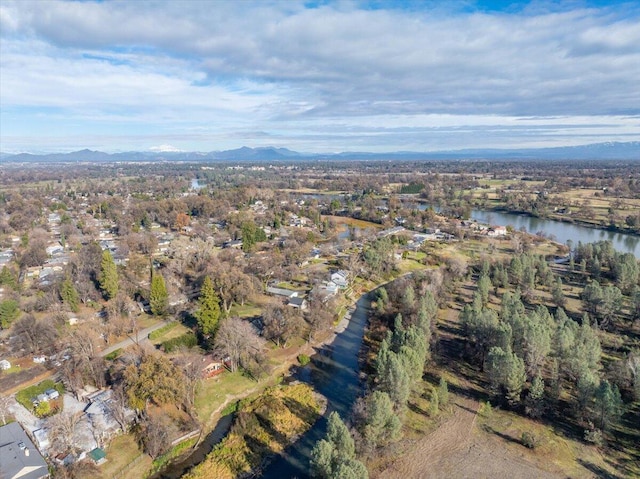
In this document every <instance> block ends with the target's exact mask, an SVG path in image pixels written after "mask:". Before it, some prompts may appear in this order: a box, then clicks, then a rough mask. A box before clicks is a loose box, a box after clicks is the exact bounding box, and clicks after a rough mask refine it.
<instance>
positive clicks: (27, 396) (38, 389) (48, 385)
mask: <svg viewBox="0 0 640 479" xmlns="http://www.w3.org/2000/svg"><path fill="white" fill-rule="evenodd" d="M47 389H55V390H56V391H58V392H59V393H60V396H62V395H63V394H64V386H63V385H62V383H56V382H54V381H53V380H51V379H45V380H44V381H42V382H40V383H38V384H35V385H33V386H29V387H27V388H24V389H23V390H21V391H18V392H17V393H16V401H18V402H19V403H20V404H22V405H23V406H24V407H25V409H27V410H28V411H33V409H34V407H33V402H32V399H33V398H35V397H37V396H38V394H44V392H45V391H46V390H47ZM53 402H54V401H52V403H53ZM58 403H59V404H58ZM55 406H57V407H59V408H60V409H62V401H55ZM52 409H53V407H52Z"/></svg>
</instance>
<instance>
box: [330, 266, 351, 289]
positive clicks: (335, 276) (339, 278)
mask: <svg viewBox="0 0 640 479" xmlns="http://www.w3.org/2000/svg"><path fill="white" fill-rule="evenodd" d="M331 281H333V282H334V283H335V284H336V285H338V287H339V288H341V289H344V288H346V287H347V286H349V272H348V271H345V270H343V269H341V270H339V271H336V272H335V273H331Z"/></svg>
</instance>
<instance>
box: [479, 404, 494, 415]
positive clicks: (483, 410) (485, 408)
mask: <svg viewBox="0 0 640 479" xmlns="http://www.w3.org/2000/svg"><path fill="white" fill-rule="evenodd" d="M491 412H492V409H491V403H490V402H489V401H485V402H483V403H481V404H480V409H478V414H479V415H480V416H482V417H489V416H491Z"/></svg>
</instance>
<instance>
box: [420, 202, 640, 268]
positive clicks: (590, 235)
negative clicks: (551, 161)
mask: <svg viewBox="0 0 640 479" xmlns="http://www.w3.org/2000/svg"><path fill="white" fill-rule="evenodd" d="M428 207H429V205H427V204H424V203H418V204H417V208H418V209H420V210H425V209H427V208H428ZM434 210H435V211H439V208H438V207H434ZM471 219H474V220H476V221H479V222H480V223H486V224H490V225H497V226H513V227H514V229H516V230H520V229H522V228H524V229H525V230H526V231H527V232H529V233H533V234H536V233H543V234H544V235H545V236H546V237H547V238H550V239H552V240H553V241H557V242H559V243H562V244H567V241H569V240H571V241H572V242H573V244H574V246H575V245H577V244H578V241H581V242H582V243H594V242H596V241H604V240H608V241H611V243H612V244H613V247H614V249H616V250H617V251H620V252H622V253H633V254H634V255H635V257H636V258H640V236H637V235H633V234H629V233H618V232H615V231H609V230H605V229H600V228H591V227H589V226H582V225H579V224H576V223H569V222H566V221H558V220H551V219H544V218H536V217H534V216H529V215H520V214H516V213H508V212H502V211H487V210H471Z"/></svg>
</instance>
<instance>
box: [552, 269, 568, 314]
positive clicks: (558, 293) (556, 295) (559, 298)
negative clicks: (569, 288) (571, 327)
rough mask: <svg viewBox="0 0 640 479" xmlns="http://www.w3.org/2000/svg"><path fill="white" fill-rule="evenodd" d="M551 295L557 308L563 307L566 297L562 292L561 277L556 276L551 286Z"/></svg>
mask: <svg viewBox="0 0 640 479" xmlns="http://www.w3.org/2000/svg"><path fill="white" fill-rule="evenodd" d="M551 297H552V298H553V302H554V303H555V304H556V306H558V307H559V308H562V307H564V305H565V304H566V302H567V299H566V298H565V297H564V292H563V291H562V279H561V278H560V276H558V277H557V278H556V281H555V283H553V286H552V288H551Z"/></svg>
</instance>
